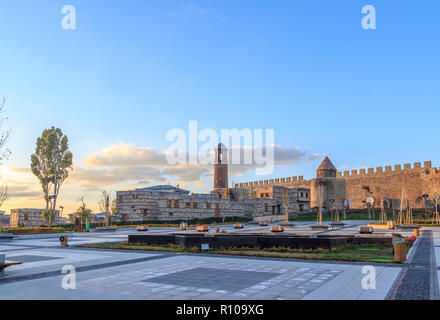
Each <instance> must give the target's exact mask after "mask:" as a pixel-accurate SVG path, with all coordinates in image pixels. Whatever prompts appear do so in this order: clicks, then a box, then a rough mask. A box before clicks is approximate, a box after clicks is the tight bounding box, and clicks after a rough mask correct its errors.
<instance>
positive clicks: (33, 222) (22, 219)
mask: <svg viewBox="0 0 440 320" xmlns="http://www.w3.org/2000/svg"><path fill="white" fill-rule="evenodd" d="M43 211H44V209H28V208H26V209H11V218H10V224H11V227H30V228H39V227H41V226H44V225H46V222H45V221H44V219H43ZM55 214H56V216H55V220H54V221H53V222H52V225H53V226H58V225H64V224H66V219H65V218H62V217H60V212H59V211H58V210H57V211H56V212H55Z"/></svg>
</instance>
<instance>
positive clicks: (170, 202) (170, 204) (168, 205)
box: [167, 200, 173, 208]
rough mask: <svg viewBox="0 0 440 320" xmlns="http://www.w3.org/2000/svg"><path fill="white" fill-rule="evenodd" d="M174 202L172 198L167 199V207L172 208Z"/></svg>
mask: <svg viewBox="0 0 440 320" xmlns="http://www.w3.org/2000/svg"><path fill="white" fill-rule="evenodd" d="M172 204H173V202H172V201H171V200H167V208H171V206H172Z"/></svg>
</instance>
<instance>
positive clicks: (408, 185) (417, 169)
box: [234, 161, 440, 208]
mask: <svg viewBox="0 0 440 320" xmlns="http://www.w3.org/2000/svg"><path fill="white" fill-rule="evenodd" d="M337 178H340V179H344V180H345V185H346V187H345V188H346V189H345V198H346V200H349V201H351V208H364V207H365V204H364V203H363V201H365V200H366V198H367V197H369V196H370V197H373V198H374V199H375V200H376V201H379V199H382V200H387V199H394V200H396V201H393V203H394V205H396V203H398V204H399V205H400V199H401V198H402V193H403V194H404V198H406V199H409V201H410V205H411V207H413V208H414V207H423V205H424V200H423V197H422V196H423V194H428V195H429V196H430V198H432V195H433V194H434V192H437V193H440V171H439V170H438V169H437V168H433V167H432V166H431V161H426V162H424V164H423V166H422V164H421V163H420V162H416V163H414V165H411V164H409V163H407V164H404V165H403V168H402V165H395V166H386V167H377V168H375V169H374V168H369V169H360V170H352V171H344V172H338V173H337ZM312 184H313V182H312V180H304V178H303V177H288V178H280V179H271V180H262V181H254V182H246V183H239V184H235V185H234V187H235V188H244V189H247V190H254V191H255V190H258V189H259V188H260V187H270V186H283V187H288V188H297V187H303V188H312V187H313V186H312ZM338 189H340V188H338ZM257 192H258V191H257ZM428 199H429V198H428ZM311 206H312V207H313V204H311Z"/></svg>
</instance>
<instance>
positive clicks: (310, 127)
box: [0, 0, 440, 207]
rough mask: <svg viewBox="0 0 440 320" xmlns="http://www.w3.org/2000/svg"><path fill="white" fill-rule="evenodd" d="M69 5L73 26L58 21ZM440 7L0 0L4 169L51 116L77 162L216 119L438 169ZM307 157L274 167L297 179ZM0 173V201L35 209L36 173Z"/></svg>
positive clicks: (309, 164) (73, 189) (162, 144)
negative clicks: (372, 13) (369, 19)
mask: <svg viewBox="0 0 440 320" xmlns="http://www.w3.org/2000/svg"><path fill="white" fill-rule="evenodd" d="M66 4H70V5H73V6H75V8H76V11H77V12H76V14H77V23H76V24H77V29H76V30H63V29H62V28H61V19H62V17H63V15H62V14H61V8H62V7H63V5H66ZM364 5H374V6H375V7H376V10H377V29H376V30H363V29H362V28H361V20H362V17H363V16H362V13H361V9H362V7H363V6H364ZM439 12H440V2H438V1H434V0H431V1H427V0H425V1H418V2H416V1H397V0H387V1H373V0H363V1H358V0H338V1H324V0H321V1H317V0H308V1H305V0H304V1H292V0H289V1H281V0H278V1H257V0H253V1H251V0H244V1H232V0H222V1H217V0H216V1H207V0H205V1H145V0H138V1H136V0H128V1H104V0H94V1H90V0H69V1H67V0H66V1H55V0H13V1H12V0H3V1H2V2H1V3H0V39H1V43H2V46H1V49H0V95H5V96H7V98H8V101H7V110H6V113H5V115H6V116H7V117H8V120H7V122H6V123H5V125H6V126H8V127H10V128H12V130H13V133H12V138H11V140H10V142H9V145H8V146H9V148H11V150H12V152H13V153H12V156H11V159H10V160H8V161H5V162H4V164H3V165H4V166H7V167H8V168H9V167H10V168H28V167H29V158H30V155H31V153H32V152H33V151H34V148H35V140H36V138H37V137H38V136H39V135H40V134H41V132H42V130H43V129H44V128H47V127H50V126H52V125H54V126H57V127H60V128H62V130H63V131H64V132H65V133H66V134H67V135H68V137H69V140H70V145H71V149H72V151H73V153H74V159H75V160H74V161H75V165H76V166H84V161H85V160H87V158H88V157H90V155H92V154H96V153H99V152H100V151H102V150H103V149H105V148H111V147H112V146H117V145H121V144H122V145H131V146H133V148H137V147H139V148H151V149H154V150H158V151H160V150H164V149H166V148H167V147H168V146H169V142H167V141H166V140H165V136H166V133H167V132H168V131H169V130H170V129H173V128H182V129H186V128H187V127H188V121H190V120H197V121H198V124H199V127H200V128H213V129H216V130H217V129H218V130H220V129H222V128H238V129H242V128H251V129H254V128H263V129H265V128H273V129H275V143H276V144H277V145H281V146H285V147H287V148H292V147H300V148H301V149H303V150H307V152H308V153H310V154H315V153H318V154H327V155H329V156H330V158H331V159H332V161H333V163H334V164H335V165H336V166H337V167H339V168H360V167H376V166H382V165H388V164H398V163H404V162H415V161H425V160H432V161H433V165H435V166H438V165H439V163H438V161H437V159H438V157H439V154H440V151H439V150H438V148H436V142H435V141H436V140H437V137H438V133H437V126H436V123H437V122H438V117H439V115H440V111H439V108H438V107H439V100H440V99H439V97H440V90H439V79H438V75H439V74H440V60H439V56H440V55H439V49H440V48H439V47H440V44H439V41H438V39H439V35H440V24H439V23H438V13H439ZM318 165H319V160H315V161H305V162H302V163H300V164H295V165H292V166H288V167H280V168H277V169H276V170H275V172H274V174H273V177H277V176H281V177H283V176H294V175H304V176H305V177H306V178H310V177H313V176H314V171H315V169H316V167H317V166H318ZM11 170H12V171H14V170H13V169H11ZM14 172H15V171H14ZM9 176H11V175H9ZM205 178H206V177H205ZM248 178H249V179H254V176H253V173H252V172H247V173H245V174H244V175H243V176H242V177H234V178H232V180H234V181H236V182H240V181H241V180H246V179H248ZM207 179H208V178H207ZM6 180H8V179H6ZM9 180H10V181H9V183H10V184H12V185H13V184H14V183H15V184H16V188H17V197H16V198H14V194H13V193H12V194H11V198H10V204H5V205H6V207H8V206H14V205H21V204H22V203H23V202H30V203H31V204H35V205H38V204H39V202H38V201H40V200H38V197H36V192H37V189H38V184H36V185H33V186H31V185H30V183H31V180H26V179H24V180H26V183H28V185H26V187H23V184H24V183H25V182H24V181H21V180H20V179H17V180H20V181H13V180H14V179H12V178H11V179H9ZM77 180H78V181H77ZM77 180H75V181H73V182H72V185H71V186H69V187H68V188H66V196H65V197H66V199H65V201H66V202H69V201H70V202H69V203H71V206H72V207H74V202H75V199H76V197H79V196H80V195H81V193H84V192H86V191H87V192H90V193H91V192H92V191H93V188H92V187H91V185H90V184H87V186H86V187H85V186H84V184H83V183H82V182H81V181H82V180H81V179H79V178H77ZM98 180H99V179H98ZM135 180H136V179H135ZM135 180H133V181H135ZM137 180H139V179H137ZM146 180H149V179H148V177H146ZM205 180H206V179H205ZM133 181H131V182H130V181H126V184H114V183H111V184H109V185H108V187H109V188H118V187H121V186H123V187H125V186H128V185H134V186H136V183H138V182H139V181H137V182H136V183H135V182H133ZM7 182H8V181H7ZM209 183H210V181H209V179H208V180H206V185H205V186H204V188H205V189H208V190H210V189H211V185H210V184H209ZM20 184H21V189H20V187H19V185H20ZM34 184H35V181H34ZM95 187H96V189H99V185H98V184H96V185H95ZM189 187H190V188H195V189H196V190H198V189H197V186H191V185H189ZM24 189H26V190H24ZM19 191H26V192H28V193H26V192H22V194H20V192H19ZM93 192H94V191H93ZM95 193H96V192H95ZM28 196H29V197H28ZM32 197H33V198H32ZM94 201H95V200H94V199H93V197H92V198H91V200H90V202H94ZM26 204H27V203H26ZM23 205H24V204H23ZM91 205H92V206H93V204H92V203H91Z"/></svg>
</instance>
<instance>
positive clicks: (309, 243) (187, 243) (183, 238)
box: [128, 233, 348, 249]
mask: <svg viewBox="0 0 440 320" xmlns="http://www.w3.org/2000/svg"><path fill="white" fill-rule="evenodd" d="M347 239H348V238H346V237H316V238H310V237H299V236H289V235H260V234H234V235H232V234H215V235H212V234H211V235H210V234H206V235H205V234H200V235H199V234H178V233H176V234H172V235H148V234H143V235H129V236H128V242H129V243H145V244H153V245H163V244H170V243H172V244H175V245H179V246H182V247H186V248H193V247H200V246H201V244H206V243H207V244H209V246H210V247H211V248H222V247H224V248H227V247H238V248H239V247H259V248H262V249H264V248H272V247H285V248H291V249H317V248H324V249H331V248H333V247H336V246H342V245H346V244H347Z"/></svg>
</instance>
